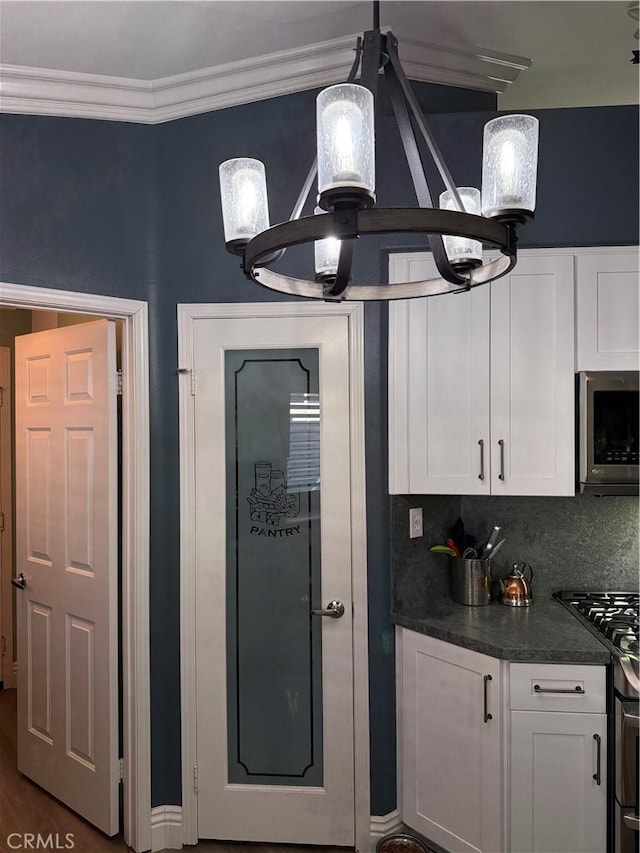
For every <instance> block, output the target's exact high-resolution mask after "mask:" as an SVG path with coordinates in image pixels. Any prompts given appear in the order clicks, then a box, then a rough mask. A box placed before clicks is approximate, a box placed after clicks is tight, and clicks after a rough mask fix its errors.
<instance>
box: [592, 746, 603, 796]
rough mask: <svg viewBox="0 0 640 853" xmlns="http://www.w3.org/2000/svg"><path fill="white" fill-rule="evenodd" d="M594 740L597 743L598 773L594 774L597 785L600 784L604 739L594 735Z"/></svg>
mask: <svg viewBox="0 0 640 853" xmlns="http://www.w3.org/2000/svg"><path fill="white" fill-rule="evenodd" d="M593 739H594V740H595V742H596V750H597V751H596V772H595V773H594V774H593V780H594V782H595V783H596V785H599V784H600V762H601V751H602V738H601V737H600V735H594V736H593Z"/></svg>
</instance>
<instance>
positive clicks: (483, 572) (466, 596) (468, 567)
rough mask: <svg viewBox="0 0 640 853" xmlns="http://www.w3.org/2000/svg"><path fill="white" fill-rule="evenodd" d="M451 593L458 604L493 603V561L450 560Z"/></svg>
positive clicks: (460, 558) (459, 558) (454, 558)
mask: <svg viewBox="0 0 640 853" xmlns="http://www.w3.org/2000/svg"><path fill="white" fill-rule="evenodd" d="M449 569H450V575H449V591H450V594H451V598H452V599H453V600H454V601H457V602H458V604H467V605H470V606H476V605H481V604H490V603H491V560H469V559H464V558H463V557H450V558H449Z"/></svg>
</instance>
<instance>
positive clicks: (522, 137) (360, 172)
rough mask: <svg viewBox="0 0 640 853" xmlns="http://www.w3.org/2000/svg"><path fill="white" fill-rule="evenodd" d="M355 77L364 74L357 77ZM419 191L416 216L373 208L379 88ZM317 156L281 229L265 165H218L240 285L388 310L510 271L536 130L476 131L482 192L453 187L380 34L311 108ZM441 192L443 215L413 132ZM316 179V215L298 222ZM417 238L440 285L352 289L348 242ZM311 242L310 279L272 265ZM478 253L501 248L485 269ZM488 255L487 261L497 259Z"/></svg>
mask: <svg viewBox="0 0 640 853" xmlns="http://www.w3.org/2000/svg"><path fill="white" fill-rule="evenodd" d="M358 72H360V76H359V79H358V80H356V78H357V77H358ZM382 78H384V84H385V85H386V86H387V87H388V92H389V96H390V100H391V105H392V107H393V114H394V117H395V120H396V123H397V126H398V130H399V132H400V137H401V140H402V145H403V148H404V153H405V156H406V159H407V163H408V165H409V171H410V174H411V179H412V182H413V186H414V189H415V194H416V199H417V202H418V206H417V207H412V208H408V207H407V208H405V207H402V208H379V207H375V201H376V196H375V143H374V106H375V99H376V94H377V90H378V86H379V84H380V81H381V79H382ZM316 128H317V156H316V159H315V160H314V162H313V164H312V166H311V168H310V169H309V172H308V175H307V178H306V180H305V182H304V184H303V186H302V189H301V190H300V193H299V195H298V198H297V201H296V203H295V205H294V207H293V210H292V212H291V216H290V218H289V221H288V222H284V223H281V224H279V225H273V226H270V224H269V210H268V202H267V185H266V177H265V167H264V164H263V163H261V162H260V161H259V160H255V159H252V158H245V157H241V158H234V159H232V160H226V161H225V162H224V163H221V165H220V192H221V198H222V215H223V225H224V234H225V246H226V249H227V250H228V251H229V252H231V253H233V254H235V255H240V256H241V257H242V268H243V270H244V273H245V275H246V276H247V277H248V278H249V279H251V280H253V281H255V282H257V283H258V284H260V285H263V286H264V287H268V288H270V289H271V290H276V291H279V292H281V293H287V294H291V295H294V296H303V297H308V298H312V299H324V300H326V301H336V302H339V301H342V300H345V299H346V300H390V299H408V298H412V297H416V296H432V295H436V294H440V293H452V292H461V291H465V290H469V288H471V287H475V286H477V285H480V284H485V283H486V282H490V281H493V280H494V279H497V278H499V277H500V276H503V275H506V274H507V273H508V272H509V271H510V270H512V269H513V267H514V266H515V264H516V244H517V229H518V228H519V227H520V226H521V225H523V224H524V223H526V222H527V221H528V220H530V219H532V218H533V213H534V209H535V195H536V170H537V154H538V151H537V149H538V120H537V119H536V118H534V117H533V116H527V115H504V116H500V117H498V118H495V119H493V120H491V121H489V122H488V123H487V124H486V125H485V128H484V145H483V163H482V192H480V190H478V189H476V188H474V187H457V186H456V185H455V183H454V181H453V179H452V177H451V174H450V172H449V170H448V168H447V166H446V164H445V161H444V158H443V156H442V154H441V152H440V150H439V148H438V145H437V143H436V140H435V138H434V136H433V134H432V132H431V130H430V129H429V126H428V125H427V122H426V120H425V118H424V116H423V114H422V111H421V109H420V105H419V103H418V101H417V98H416V96H415V94H414V92H413V90H412V88H411V86H410V84H409V81H408V79H407V77H406V75H405V73H404V71H403V69H402V66H401V64H400V59H399V57H398V40H397V38H396V37H395V36H394V35H393V33H391V32H382V31H381V30H380V26H379V2H374V22H373V29H371V30H368V31H367V32H365V33H364V34H363V36H361V37H360V38H358V40H357V44H356V47H355V59H354V62H353V66H352V68H351V71H350V73H349V76H348V78H347V81H346V82H345V83H340V84H337V85H334V86H329V87H328V88H326V89H324V90H323V91H321V92H320V94H319V95H318V97H317V99H316ZM416 132H417V133H418V134H419V136H420V137H422V139H423V141H424V143H426V146H427V148H428V150H429V153H430V155H431V157H432V158H433V161H434V163H435V165H436V168H437V171H438V172H439V174H440V177H441V179H442V182H443V184H444V187H445V189H444V191H443V192H442V193H441V194H440V196H439V206H437V207H436V205H435V204H434V196H433V194H432V191H431V189H430V187H429V184H428V181H427V178H426V175H425V171H424V167H423V163H422V159H421V154H420V150H419V147H418V141H417V134H416ZM316 176H317V179H318V181H317V207H316V208H315V211H314V214H312V215H310V216H304V217H301V214H302V212H303V209H304V206H305V203H306V201H307V199H308V197H309V194H310V192H311V189H312V186H313V184H314V181H315V179H316ZM403 232H404V233H418V234H422V235H425V236H426V238H427V240H428V243H429V247H430V249H431V251H432V252H433V257H434V261H435V264H436V267H437V270H438V273H439V276H438V277H437V278H434V279H430V280H428V281H418V282H398V283H394V284H359V283H356V282H353V281H352V280H351V266H352V258H353V249H354V243H355V241H356V240H357V239H358V237H360V236H363V235H382V234H392V233H403ZM308 243H314V244H315V250H314V255H315V277H314V278H313V279H301V278H294V277H291V276H288V275H284V274H282V273H279V272H276V271H274V270H273V269H271V268H270V267H272V265H273V264H275V263H276V262H277V260H278V259H279V258H281V257H282V255H283V254H284V252H285V251H286V250H287V249H288V248H290V247H292V246H296V245H301V244H308ZM483 245H485V246H488V247H490V248H491V249H494V250H496V249H497V250H498V252H499V254H498V256H497V257H495V258H493V259H492V260H489V261H485V262H483V257H482V248H483ZM494 254H495V252H494Z"/></svg>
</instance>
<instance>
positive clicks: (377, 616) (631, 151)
mask: <svg viewBox="0 0 640 853" xmlns="http://www.w3.org/2000/svg"><path fill="white" fill-rule="evenodd" d="M418 90H419V94H420V97H421V100H422V101H423V104H424V106H425V109H426V110H427V111H428V112H435V113H438V114H437V115H434V116H433V118H432V125H433V128H434V131H435V133H436V135H437V137H438V139H439V141H440V143H441V146H442V148H443V150H444V151H445V153H446V156H447V162H448V164H449V166H450V168H451V171H452V173H453V175H454V177H455V179H456V181H457V183H458V184H466V183H470V184H473V185H476V186H477V185H478V184H479V178H480V151H481V145H482V126H483V125H484V123H485V121H486V120H487V119H488V118H490V117H491V116H492V115H493V113H489V112H460V111H469V110H482V111H489V110H492V109H493V108H494V105H495V99H494V98H493V97H492V96H488V95H482V94H478V93H468V92H463V91H462V90H456V89H449V88H447V87H437V86H420V87H418ZM313 101H314V93H311V92H307V93H301V94H298V95H291V96H287V97H283V98H279V99H276V100H273V101H267V102H261V103H257V104H251V105H247V106H243V107H234V108H231V109H227V110H224V111H220V112H215V113H210V114H207V115H202V116H195V117H192V118H188V119H182V120H179V121H175V122H171V123H169V124H166V125H160V126H158V127H139V126H136V125H129V124H122V123H111V122H98V121H86V120H79V119H56V118H47V117H28V116H9V115H4V116H1V117H0V132H1V133H2V140H1V145H0V158H1V159H0V253H1V254H0V264H1V268H0V275H1V277H2V279H3V280H5V281H12V282H17V283H24V284H31V285H40V286H44V287H54V288H62V289H69V290H79V291H84V292H92V293H100V294H106V295H117V296H128V297H131V298H135V299H145V300H148V302H149V317H150V359H151V365H150V390H151V476H152V498H151V601H150V609H151V649H152V659H151V668H152V673H151V675H152V680H151V689H152V695H151V702H152V732H151V736H152V758H153V766H152V783H153V788H152V803H153V805H161V804H171V803H179V802H180V799H181V789H180V699H179V677H180V672H179V538H178V537H179V531H178V528H177V524H176V519H177V518H178V515H179V512H178V501H179V496H178V419H177V382H176V374H175V370H176V366H177V356H176V304H177V303H179V302H226V301H243V302H244V301H246V302H256V301H262V300H271V299H274V298H276V297H275V295H274V294H271V293H270V292H268V291H265V290H263V289H260V288H257V287H256V286H255V285H252V284H250V283H249V282H247V281H246V280H245V279H244V277H243V276H242V274H241V273H240V271H239V267H238V261H237V260H236V259H234V258H232V257H231V256H229V255H227V254H226V252H225V251H224V247H223V242H222V240H223V237H222V228H221V220H220V205H219V196H218V189H217V166H218V163H219V162H220V161H221V160H223V159H226V158H227V157H231V156H239V155H246V156H256V157H259V158H261V159H263V160H264V161H265V163H266V165H267V176H268V181H269V191H270V202H271V218H272V221H278V220H279V219H282V218H285V217H287V216H288V214H289V209H290V207H291V206H292V204H293V201H294V200H295V196H296V194H297V191H298V188H299V185H300V183H301V181H302V179H303V177H304V175H305V174H306V171H307V168H308V165H309V162H308V160H309V157H310V156H312V151H313V147H314V135H315V130H314V106H313ZM448 110H457V111H458V112H447V111H448ZM537 115H538V116H539V118H540V121H541V131H540V140H541V151H542V154H541V160H540V168H539V192H538V215H537V219H536V220H535V222H534V223H533V224H531V225H530V226H529V227H528V229H526V230H525V231H524V232H523V240H522V243H523V245H526V246H543V245H546V246H563V245H576V246H577V245H590V244H594V245H606V244H634V243H636V242H637V235H638V204H637V186H638V150H637V148H638V124H637V122H638V119H637V111H636V110H635V108H633V107H606V108H593V109H576V110H547V111H540V112H538V113H537ZM396 135H397V132H396V131H395V128H393V127H392V126H391V123H390V120H389V119H388V118H387V117H385V118H383V119H382V120H381V122H380V123H379V126H378V128H377V139H378V151H379V156H378V198H379V200H380V203H382V204H384V205H385V206H392V205H402V204H404V205H406V204H411V203H412V197H411V194H410V192H409V189H408V188H409V184H408V171H407V167H406V164H405V163H404V162H403V157H402V153H401V148H400V145H399V142H398V140H397V138H396ZM435 185H436V186H438V184H437V183H436V184H435ZM363 243H364V245H363V246H362V247H358V248H359V250H360V251H359V252H358V258H357V264H356V271H357V274H358V276H362V278H363V279H367V280H370V281H375V280H379V279H380V278H381V277H382V278H383V277H384V276H385V275H386V270H385V266H386V252H387V251H388V249H390V248H394V247H397V246H404V247H407V248H416V249H422V248H424V245H423V244H422V243H420V242H417V241H416V239H415V238H414V237H410V238H409V239H408V241H403V240H402V239H401V238H400V239H394V240H393V241H392V240H388V241H386V240H385V241H363ZM307 257H308V258H309V261H310V257H309V254H308V253H307ZM286 263H287V265H288V266H289V268H290V269H293V268H296V269H298V271H300V266H299V264H300V261H299V260H298V261H296V258H295V254H294V253H291V255H290V257H288V258H287V259H286ZM386 328H387V310H386V305H384V304H375V305H368V306H367V307H366V311H365V360H366V364H365V382H366V413H365V414H366V431H367V432H366V453H367V502H368V549H369V567H368V571H369V620H370V629H369V639H370V682H371V695H370V706H371V759H372V770H371V775H372V812H373V813H374V814H385V813H387V812H388V811H390V810H392V809H393V808H394V807H395V725H394V663H393V635H392V630H391V626H390V623H389V615H388V614H389V607H390V570H389V566H390V559H389V551H390V546H389V529H390V522H389V500H388V498H387V495H386V456H387V437H386Z"/></svg>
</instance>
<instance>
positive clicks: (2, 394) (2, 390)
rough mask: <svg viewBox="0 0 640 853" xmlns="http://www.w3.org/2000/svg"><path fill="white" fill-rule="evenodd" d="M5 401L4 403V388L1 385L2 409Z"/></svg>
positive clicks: (0, 399)
mask: <svg viewBox="0 0 640 853" xmlns="http://www.w3.org/2000/svg"><path fill="white" fill-rule="evenodd" d="M3 403H4V388H2V387H0V409H1V408H2V404H3Z"/></svg>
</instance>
